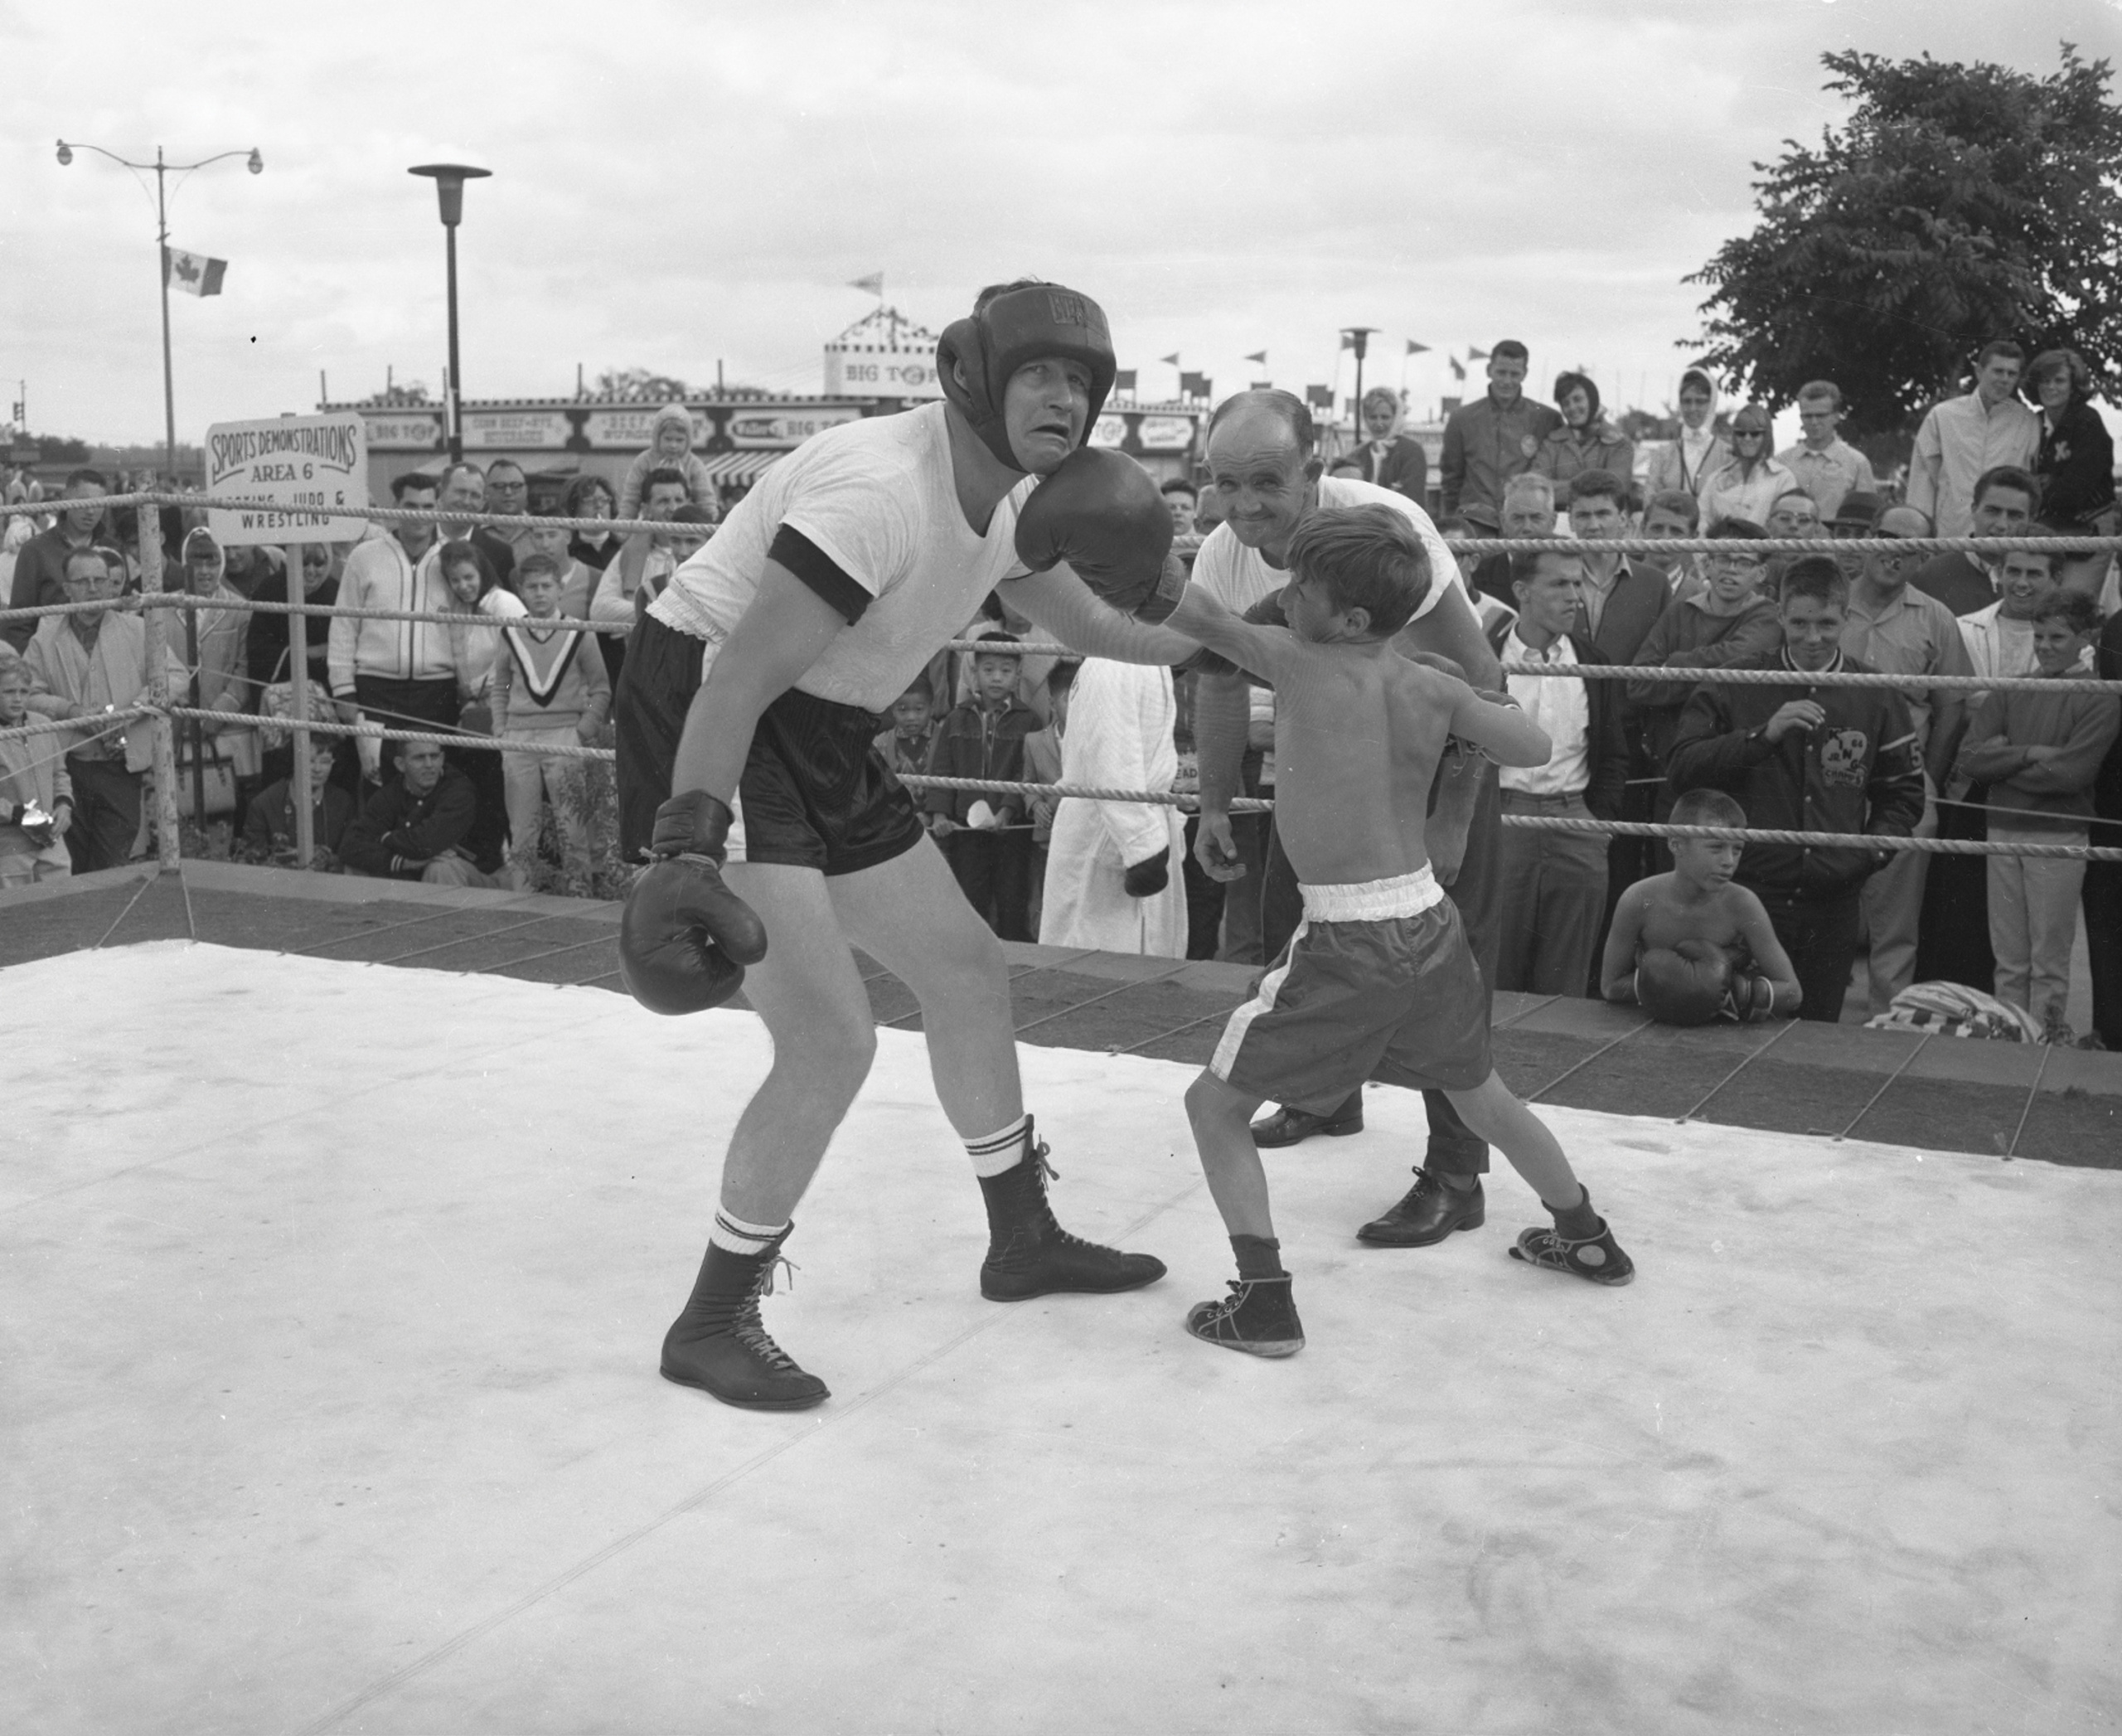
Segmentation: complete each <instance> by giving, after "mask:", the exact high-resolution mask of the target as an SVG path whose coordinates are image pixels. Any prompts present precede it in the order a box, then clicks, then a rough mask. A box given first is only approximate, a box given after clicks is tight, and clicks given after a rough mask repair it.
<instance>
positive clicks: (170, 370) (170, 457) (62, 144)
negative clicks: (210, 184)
mask: <svg viewBox="0 0 2122 1736" xmlns="http://www.w3.org/2000/svg"><path fill="white" fill-rule="evenodd" d="M81 149H83V150H85V151H94V153H96V155H97V156H99V157H108V158H110V160H111V161H112V162H114V163H116V164H117V165H118V166H119V167H120V168H122V169H136V170H137V169H153V171H154V172H155V257H156V260H157V264H159V265H160V266H161V268H162V438H163V441H164V446H163V458H164V462H165V463H167V466H168V468H169V480H170V484H171V486H172V487H175V486H176V483H177V375H176V370H175V367H174V366H173V365H172V361H171V359H170V337H169V196H168V181H167V177H168V175H169V173H170V172H171V171H172V170H175V171H176V172H177V173H178V174H181V175H188V174H190V173H191V172H192V171H193V170H194V169H203V168H205V167H206V165H207V164H208V163H210V162H220V161H221V159H222V158H226V157H245V158H247V159H248V160H247V163H246V167H249V169H250V172H251V173H252V174H254V175H262V174H264V172H265V159H264V158H263V157H261V156H259V153H258V149H257V147H256V146H253V147H252V148H250V151H249V152H247V153H246V152H243V151H222V152H220V153H217V154H216V155H215V156H212V157H202V158H200V159H199V161H198V162H167V161H166V160H165V159H164V157H163V154H162V147H161V146H160V145H157V146H156V147H155V160H154V161H153V162H128V160H127V159H126V158H123V157H120V156H119V154H118V153H116V152H114V151H106V150H105V149H104V148H103V147H102V146H101V145H96V144H85V145H83V146H82V147H81ZM73 160H74V147H73V146H72V145H70V144H69V143H67V142H66V141H65V139H63V138H62V139H61V140H60V141H59V166H60V167H61V168H62V169H63V168H65V167H66V166H67V165H68V164H69V163H70V162H73Z"/></svg>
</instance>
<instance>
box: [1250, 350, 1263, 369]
mask: <svg viewBox="0 0 2122 1736" xmlns="http://www.w3.org/2000/svg"><path fill="white" fill-rule="evenodd" d="M1245 359H1246V360H1247V361H1257V362H1258V363H1259V364H1260V366H1262V367H1265V366H1267V352H1266V351H1265V350H1255V351H1254V352H1252V354H1251V355H1250V356H1247V357H1246V358H1245Z"/></svg>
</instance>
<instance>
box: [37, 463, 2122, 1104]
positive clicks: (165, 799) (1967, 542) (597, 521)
mask: <svg viewBox="0 0 2122 1736" xmlns="http://www.w3.org/2000/svg"><path fill="white" fill-rule="evenodd" d="M95 505H96V507H97V509H98V511H99V512H108V511H109V510H110V509H112V508H114V507H127V506H131V507H141V506H147V507H165V506H167V507H179V508H182V509H186V510H195V511H196V510H197V509H200V508H203V507H216V508H220V509H224V510H230V511H250V512H256V511H260V510H278V509H275V508H271V507H269V504H268V503H261V502H254V501H247V500H241V499H230V498H228V497H220V496H211V495H193V494H171V493H167V492H159V491H145V492H135V493H131V494H120V495H106V496H101V497H95ZM68 508H69V502H67V501H66V500H65V499H63V498H62V499H61V500H57V501H46V502H8V503H0V519H6V518H11V517H17V516H35V517H54V518H56V517H59V516H63V515H64V514H65V512H67V511H68ZM360 516H361V517H363V518H365V519H368V520H371V521H376V522H380V523H385V524H395V523H423V524H433V525H434V526H437V527H438V529H440V528H442V527H443V526H448V527H450V528H451V530H452V531H453V534H454V535H456V536H463V535H464V534H467V532H468V529H469V527H471V526H492V527H497V528H502V529H530V528H536V527H538V526H550V527H556V528H562V529H567V530H571V531H572V530H583V531H598V532H603V533H605V534H607V535H609V536H629V535H632V534H634V533H637V532H641V531H647V532H650V533H652V534H660V535H670V534H673V526H671V523H670V522H669V521H662V520H647V519H608V518H571V517H559V516H531V515H528V514H521V513H516V514H501V513H489V512H457V511H452V512H449V513H448V514H444V513H443V512H442V511H441V510H440V509H438V508H436V507H366V508H363V509H362V510H361V513H360ZM715 528H716V527H715V526H711V525H688V526H683V527H681V529H680V530H679V531H677V533H676V534H681V535H683V536H686V537H687V538H688V539H694V538H697V539H700V540H705V539H706V538H708V537H710V536H713V534H714V532H715ZM139 534H140V546H141V555H142V559H141V565H142V569H143V584H144V585H145V586H146V589H144V590H143V593H142V594H140V595H138V597H129V598H125V599H98V600H94V601H90V602H85V603H63V604H41V605H36V606H31V607H27V608H22V609H14V608H7V609H0V621H13V620H41V619H42V618H46V617H48V616H54V615H70V614H79V613H94V612H99V611H105V610H112V609H135V610H138V611H139V612H141V613H143V614H144V615H145V616H146V617H147V618H148V624H149V633H150V642H149V643H150V654H149V678H150V681H149V696H148V699H147V700H146V701H143V702H139V703H136V704H135V705H134V706H131V707H128V708H126V709H124V710H120V711H111V712H106V713H99V714H96V717H97V719H98V720H104V719H109V720H117V721H129V720H133V719H137V718H143V717H144V718H147V719H149V720H153V722H154V724H155V725H156V728H155V737H156V741H155V751H154V757H153V766H152V772H153V780H154V784H155V789H156V795H157V816H158V822H167V823H158V824H157V838H158V841H159V844H160V848H161V853H162V866H165V867H169V868H174V867H175V866H177V836H176V765H175V755H174V751H173V746H172V740H171V736H172V731H171V730H170V727H169V726H170V723H171V722H172V720H198V721H201V722H211V723H215V724H218V725H221V726H223V727H224V728H230V727H235V728H242V727H250V728H257V727H261V726H263V725H265V724H269V725H270V726H271V727H274V728H275V729H279V730H286V731H288V733H289V734H290V735H301V736H303V737H304V738H305V739H307V738H308V736H310V735H329V736H337V737H360V738H366V739H371V740H381V741H387V742H400V743H407V742H420V743H433V744H436V745H438V746H441V747H445V748H453V749H464V750H476V751H487V752H497V753H523V754H538V755H540V756H541V757H545V758H560V759H581V760H597V761H601V762H605V763H610V762H613V761H615V760H616V759H617V758H618V756H617V754H615V753H614V752H613V750H612V749H608V748H592V747H584V746H576V745H570V744H564V743H555V742H544V741H523V740H517V739H512V738H500V737H495V736H492V735H481V734H477V733H474V732H472V731H458V732H449V731H439V730H392V729H388V728H383V727H380V726H378V725H375V724H373V723H368V722H363V723H360V724H346V723H336V722H327V721H324V720H321V719H316V718H312V717H309V716H307V715H288V716H285V717H274V718H271V719H269V720H259V723H250V722H249V721H248V720H249V718H250V716H251V715H253V714H245V713H230V712H227V711H216V710H207V709H206V708H203V707H195V706H182V705H178V704H175V703H173V702H172V701H170V699H169V697H168V695H167V680H166V663H165V662H164V660H163V659H162V657H159V656H157V654H156V653H157V652H159V651H160V650H161V645H162V634H161V633H159V632H158V631H157V629H158V628H160V626H161V624H162V616H163V615H164V613H166V612H167V611H168V610H171V609H192V610H195V611H196V610H199V609H234V610H240V611H241V612H243V613H249V614H256V613H270V614H282V615H290V616H299V617H303V618H317V617H322V618H327V619H336V618H339V617H341V616H344V617H346V618H351V619H357V620H395V621H411V622H424V623H431V624H434V625H438V626H444V627H458V628H467V627H469V628H478V629H481V630H483V631H488V632H499V631H500V630H501V629H502V628H507V627H511V626H516V625H519V624H521V623H523V622H524V621H526V620H528V619H530V617H527V616H514V617H500V616H492V615H487V614H483V613H473V612H467V613H441V612H435V611H420V610H409V609H366V608H357V607H354V606H351V605H346V606H342V605H339V604H308V603H302V604H298V603H293V602H286V603H282V602H277V601H269V600H265V599H249V598H244V597H241V596H240V595H239V596H225V597H223V596H214V597H196V596H193V595H191V594H190V593H188V592H182V591H177V592H171V591H165V590H162V589H161V586H160V580H161V576H162V568H163V565H164V562H163V560H162V547H161V531H160V524H159V521H158V517H157V516H156V515H154V514H149V515H147V516H143V518H142V519H141V521H140V526H139ZM301 540H303V539H302V536H301V531H300V530H299V528H298V527H293V526H290V527H289V528H288V541H289V543H291V544H292V543H295V542H298V541H301ZM311 540H314V539H311ZM1881 540H1882V539H1849V538H1831V537H1783V538H1775V537H1771V538H1765V539H1757V540H1756V539H1749V540H1748V541H1747V542H1746V543H1745V544H1744V545H1743V546H1744V547H1745V548H1746V549H1747V550H1748V551H1750V552H1752V553H1756V554H1823V555H1838V554H1843V553H1848V552H1850V551H1852V550H1855V549H1861V548H1863V547H1864V546H1867V545H1868V543H1871V542H1873V541H1881ZM1887 540H1890V541H1892V545H1893V546H1894V547H1895V548H1896V549H1897V550H1899V551H1902V552H1905V553H1923V554H1931V553H1964V554H1969V555H1978V554H2003V553H2009V552H2013V551H2018V550H2035V551H2039V552H2047V553H2061V552H2064V551H2066V550H2068V551H2069V552H2070V553H2071V554H2072V555H2074V556H2078V557H2082V556H2083V555H2085V554H2087V553H2095V552H2101V551H2105V552H2109V553H2114V552H2117V551H2122V536H2105V537H2091V536H2089V537H2067V536H1988V537H1973V536H1955V537H1914V536H1911V537H1894V538H1892V539H1887ZM1201 541H1202V539H1201V538H1199V537H1180V538H1177V539H1175V542H1174V547H1175V550H1177V551H1178V552H1179V553H1180V555H1182V557H1185V556H1187V555H1191V554H1192V553H1193V552H1194V550H1198V549H1199V546H1200V543H1201ZM1732 546H1733V545H1732V543H1731V542H1730V541H1727V540H1722V539H1717V540H1712V539H1710V538H1707V537H1671V538H1644V537H1617V538H1613V539H1611V540H1596V541H1594V540H1587V539H1583V538H1577V537H1566V536H1553V537H1483V538H1466V539H1462V540H1461V541H1457V542H1456V543H1455V544H1454V545H1453V547H1454V550H1455V552H1457V553H1464V554H1468V555H1487V554H1514V553H1521V552H1524V553H1533V552H1545V553H1562V554H1568V553H1577V554H1621V555H1653V554H1668V555H1691V554H1714V553H1718V552H1725V553H1728V552H1730V551H1731V550H1732ZM538 625H539V628H540V630H543V631H548V632H569V633H618V634H625V633H630V632H631V631H632V625H633V623H632V622H631V621H594V620H584V619H579V618H560V617H555V618H547V619H545V620H542V621H540V622H539V623H538ZM939 648H940V649H943V650H951V651H962V652H980V651H983V650H985V651H987V652H1000V653H1003V654H1005V655H1015V656H1039V655H1045V656H1059V657H1078V656H1080V653H1079V652H1076V651H1075V650H1074V648H1073V647H1069V646H1066V645H1062V644H1059V643H1047V642H1038V641H1016V642H1014V643H999V644H998V643H996V642H995V641H993V640H992V639H986V638H957V639H952V640H949V641H947V642H946V643H945V644H944V645H943V646H942V647H939ZM1500 667H1502V668H1503V670H1504V672H1505V673H1507V674H1522V675H1527V676H1551V677H1552V676H1563V677H1575V678H1577V679H1580V680H1588V681H1646V682H1658V683H1659V684H1661V685H1668V686H1700V685H1731V686H1792V685H1803V686H1815V687H1887V688H1892V689H1896V690H1901V691H1922V692H2018V691H2054V690H2053V684H2052V681H2048V680H2047V679H2044V678H2042V677H2037V676H1902V675H1889V674H1884V673H1877V672H1858V671H1852V670H1841V671H1833V670H1819V671H1799V670H1786V669H1676V670H1674V671H1671V672H1669V673H1661V672H1662V671H1665V670H1666V667H1667V666H1663V665H1640V666H1639V665H1631V664H1595V665H1582V664H1579V665H1571V666H1565V667H1562V668H1559V669H1558V668H1553V667H1547V666H1543V665H1524V664H1520V663H1506V664H1504V665H1501V666H1500ZM2073 684H2074V691H2086V692H2101V693H2122V681H2096V680H2091V679H2079V678H2073ZM89 721H90V720H88V719H68V720H39V721H38V722H36V723H31V724H27V725H20V726H17V727H13V728H10V729H5V730H0V739H16V738H19V737H26V736H29V735H41V734H47V733H56V732H59V731H73V732H79V731H80V730H81V729H82V728H83V726H84V725H85V724H86V723H87V722H89ZM114 726H115V723H113V724H112V725H109V726H107V727H106V728H105V729H104V730H102V731H99V732H97V733H99V734H107V733H109V727H114ZM900 781H901V782H902V783H904V784H905V785H906V786H907V787H908V788H910V789H917V790H918V789H964V790H980V791H984V792H987V793H1002V794H1021V795H1028V796H1043V797H1051V798H1055V799H1057V800H1060V799H1069V798H1074V799H1079V800H1085V801H1107V802H1126V803H1140V804H1144V805H1151V806H1160V807H1179V808H1185V809H1189V810H1192V809H1197V808H1198V807H1199V798H1198V797H1195V796H1192V795H1183V794H1180V793H1174V792H1170V791H1151V790H1120V789H1112V788H1104V787H1100V786H1087V785H1071V784H1067V783H1054V784H1040V783H1025V782H1021V781H1010V780H1001V779H981V778H936V777H929V776H925V775H921V776H917V775H910V774H909V775H907V776H905V777H904V778H902V779H901V780H900ZM1273 806H1274V804H1273V803H1272V802H1270V801H1267V800H1264V799H1257V798H1243V797H1242V798H1235V799H1233V801H1232V802H1231V803H1230V804H1229V810H1228V811H1229V812H1233V813H1252V812H1271V811H1272V808H1273ZM1501 823H1503V824H1504V825H1505V826H1516V827H1526V828H1529V829H1536V830H1548V831H1556V832H1579V833H1588V834H1594V835H1596V834H1600V833H1604V834H1606V835H1607V836H1639V837H1660V838H1667V839H1671V838H1678V837H1704V838H1716V839H1723V840H1729V841H1736V842H1739V843H1742V844H1744V843H1748V842H1757V843H1785V844H1797V845H1801V846H1813V847H1826V848H1835V847H1848V848H1856V849H1866V850H1871V851H1887V852H1894V851H1915V852H1917V853H1920V854H1927V855H1940V856H2034V857H2050V858H2062V859H2076V860H2083V861H2122V848H2099V847H2091V846H2084V845H2067V844H2034V843H2021V842H2016V841H2014V842H2011V843H2003V844H1999V843H1993V842H1990V841H1987V840H1975V839H1960V838H1902V837H1879V836H1870V835H1868V834H1863V835H1859V834H1847V833H1839V832H1797V831H1790V830H1783V829H1772V828H1761V829H1755V828H1738V827H1676V826H1673V825H1670V824H1663V823H1653V822H1633V821H1609V820H1593V819H1583V820H1579V819H1572V818H1567V817H1548V816H1543V815H1526V814H1506V815H1504V816H1502V817H1501ZM1556 1083H1559V1081H1557V1082H1556Z"/></svg>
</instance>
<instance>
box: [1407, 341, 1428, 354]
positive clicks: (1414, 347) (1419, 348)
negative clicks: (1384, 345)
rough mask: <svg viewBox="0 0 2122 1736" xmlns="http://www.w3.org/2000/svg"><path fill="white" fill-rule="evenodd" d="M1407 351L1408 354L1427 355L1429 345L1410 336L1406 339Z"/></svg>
mask: <svg viewBox="0 0 2122 1736" xmlns="http://www.w3.org/2000/svg"><path fill="white" fill-rule="evenodd" d="M1407 353H1408V354H1409V355H1410V356H1427V354H1428V353H1429V346H1428V345H1427V344H1426V343H1417V342H1415V341H1414V339H1413V338H1412V337H1410V338H1409V339H1408V340H1407Z"/></svg>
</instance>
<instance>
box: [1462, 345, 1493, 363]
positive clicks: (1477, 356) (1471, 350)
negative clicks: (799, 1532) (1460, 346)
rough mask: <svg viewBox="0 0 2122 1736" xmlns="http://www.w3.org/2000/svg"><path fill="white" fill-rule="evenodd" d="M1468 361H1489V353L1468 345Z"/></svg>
mask: <svg viewBox="0 0 2122 1736" xmlns="http://www.w3.org/2000/svg"><path fill="white" fill-rule="evenodd" d="M1466 359H1467V361H1487V360H1488V359H1489V352H1487V351H1486V350H1477V349H1475V347H1473V345H1471V344H1468V345H1467V346H1466Z"/></svg>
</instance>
